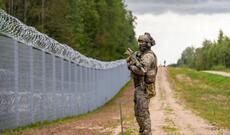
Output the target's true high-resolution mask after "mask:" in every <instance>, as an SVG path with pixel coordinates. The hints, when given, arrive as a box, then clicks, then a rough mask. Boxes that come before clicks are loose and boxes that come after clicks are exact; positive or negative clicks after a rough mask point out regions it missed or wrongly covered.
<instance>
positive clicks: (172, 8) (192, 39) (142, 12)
mask: <svg viewBox="0 0 230 135" xmlns="http://www.w3.org/2000/svg"><path fill="white" fill-rule="evenodd" d="M126 4H127V6H128V7H127V8H128V9H130V10H132V11H133V14H134V15H135V16H136V17H137V20H136V22H137V25H136V28H135V31H136V36H138V35H140V34H143V33H144V32H145V31H147V32H150V33H151V35H152V36H153V37H154V38H155V40H156V46H154V47H153V48H152V49H153V50H154V52H156V54H157V56H158V59H159V60H158V61H159V63H161V64H163V61H164V60H166V61H167V63H168V64H169V63H176V61H177V60H178V58H179V57H180V55H181V52H182V51H183V50H184V49H185V48H186V47H188V46H192V45H193V46H194V47H201V46H202V41H203V40H204V39H210V40H215V39H216V38H217V36H218V32H219V30H220V29H222V30H223V31H224V33H225V34H226V35H227V36H230V0H126Z"/></svg>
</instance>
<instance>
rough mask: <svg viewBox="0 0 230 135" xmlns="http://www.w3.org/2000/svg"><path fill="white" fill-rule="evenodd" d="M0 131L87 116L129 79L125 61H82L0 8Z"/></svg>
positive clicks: (72, 51) (67, 48) (82, 56)
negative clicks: (44, 121) (80, 115)
mask: <svg viewBox="0 0 230 135" xmlns="http://www.w3.org/2000/svg"><path fill="white" fill-rule="evenodd" d="M0 33H2V34H4V35H6V36H0V130H3V129H6V128H15V127H18V126H23V125H26V124H29V123H34V122H37V121H43V120H55V119H57V118H63V117H66V116H72V115H78V114H82V113H85V112H88V111H91V110H93V109H95V108H97V107H99V106H101V105H103V104H104V103H106V102H107V101H108V100H109V99H111V98H112V97H113V96H114V95H115V94H116V93H117V92H118V91H119V90H120V89H121V87H122V86H123V85H124V84H125V83H126V82H127V81H128V80H129V71H128V70H127V65H126V63H125V61H124V60H119V61H113V62H102V61H98V60H95V59H92V58H87V57H85V56H84V55H82V54H80V53H79V52H77V51H74V50H73V49H71V48H70V47H68V46H67V45H64V44H60V43H58V42H57V41H55V40H53V39H51V38H49V37H48V36H47V35H45V34H42V33H40V32H38V31H37V30H35V29H34V28H32V27H28V26H25V25H24V24H22V23H21V22H20V21H19V20H18V19H16V18H14V17H12V16H9V15H8V14H7V13H5V12H4V11H3V10H1V9H0Z"/></svg>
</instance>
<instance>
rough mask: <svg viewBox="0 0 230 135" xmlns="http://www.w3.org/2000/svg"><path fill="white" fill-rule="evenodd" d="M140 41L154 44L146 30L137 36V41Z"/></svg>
mask: <svg viewBox="0 0 230 135" xmlns="http://www.w3.org/2000/svg"><path fill="white" fill-rule="evenodd" d="M140 41H144V42H146V43H147V44H150V46H154V45H155V40H154V39H153V38H152V37H151V35H150V34H149V33H147V32H145V34H144V35H140V36H139V37H138V42H140Z"/></svg>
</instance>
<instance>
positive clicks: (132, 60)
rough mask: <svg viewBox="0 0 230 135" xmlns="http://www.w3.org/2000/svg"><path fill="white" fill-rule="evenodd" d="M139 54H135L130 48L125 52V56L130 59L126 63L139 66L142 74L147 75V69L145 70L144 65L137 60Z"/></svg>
mask: <svg viewBox="0 0 230 135" xmlns="http://www.w3.org/2000/svg"><path fill="white" fill-rule="evenodd" d="M137 53H138V52H134V51H133V50H132V49H130V48H128V49H127V50H126V51H125V54H126V55H128V58H127V59H126V61H127V63H130V64H131V65H135V66H137V67H138V68H140V69H141V71H142V72H144V73H146V71H145V69H144V68H143V66H142V64H141V63H140V61H139V60H138V58H137Z"/></svg>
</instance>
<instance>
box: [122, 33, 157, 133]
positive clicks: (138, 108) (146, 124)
mask: <svg viewBox="0 0 230 135" xmlns="http://www.w3.org/2000/svg"><path fill="white" fill-rule="evenodd" d="M138 45H139V51H137V52H135V53H134V54H133V55H135V56H134V57H136V59H138V61H139V62H140V64H138V65H137V64H135V62H132V60H129V59H127V64H128V69H129V70H130V71H131V74H132V77H133V80H134V85H135V92H134V111H135V116H136V120H137V123H138V124H139V127H140V129H139V135H152V132H151V120H150V113H149V103H150V98H152V97H153V96H155V95H156V92H155V78H156V74H157V57H156V55H155V54H154V52H153V51H152V50H151V47H152V46H154V45H155V40H154V39H153V38H152V37H151V35H150V34H149V33H145V34H144V35H140V36H139V38H138ZM140 66H141V67H140Z"/></svg>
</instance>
